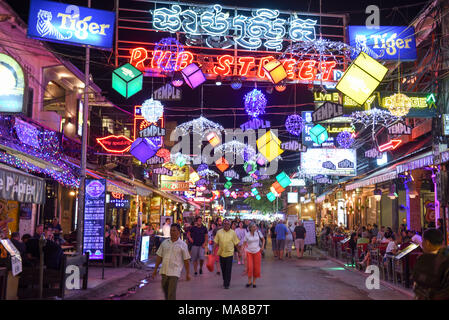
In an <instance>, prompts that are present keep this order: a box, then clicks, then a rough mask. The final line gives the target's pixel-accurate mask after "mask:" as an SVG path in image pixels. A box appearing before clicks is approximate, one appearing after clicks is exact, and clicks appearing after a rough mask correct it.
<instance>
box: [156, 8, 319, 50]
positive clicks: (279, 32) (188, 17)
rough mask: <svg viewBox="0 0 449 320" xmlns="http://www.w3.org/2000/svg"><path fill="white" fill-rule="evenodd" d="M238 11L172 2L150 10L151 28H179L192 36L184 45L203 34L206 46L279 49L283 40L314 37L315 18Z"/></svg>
mask: <svg viewBox="0 0 449 320" xmlns="http://www.w3.org/2000/svg"><path fill="white" fill-rule="evenodd" d="M184 5H185V4H184ZM245 11H248V10H245ZM241 12H242V10H239V12H237V11H236V10H227V11H226V12H224V11H223V7H222V6H221V5H219V4H216V5H213V6H207V7H199V6H191V5H189V6H188V7H187V10H183V9H182V8H181V6H180V5H177V4H175V5H172V6H171V7H163V8H157V9H155V10H152V11H151V13H152V20H153V21H152V22H153V27H154V29H156V30H161V31H167V32H173V33H174V32H178V31H181V32H185V33H186V34H188V35H189V36H190V37H194V38H196V39H189V38H187V40H186V45H194V42H195V40H196V41H198V39H199V38H201V36H206V37H207V38H206V39H205V43H206V45H207V46H208V47H210V48H223V49H226V48H231V47H234V44H237V45H238V46H239V47H242V48H244V49H249V50H257V49H259V48H261V47H264V48H265V49H266V50H274V51H280V50H282V49H283V47H284V42H287V41H288V42H290V41H293V42H296V41H314V40H315V39H316V30H315V26H316V24H317V20H315V19H309V18H307V19H302V18H299V17H298V15H300V14H298V13H293V14H281V13H280V11H279V10H271V9H257V10H254V11H251V16H249V15H242V14H241ZM217 38H219V39H217ZM190 42H192V43H190Z"/></svg>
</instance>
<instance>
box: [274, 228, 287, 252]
mask: <svg viewBox="0 0 449 320" xmlns="http://www.w3.org/2000/svg"><path fill="white" fill-rule="evenodd" d="M275 232H276V251H277V255H278V257H279V260H284V259H283V257H284V248H285V238H286V235H287V232H288V229H287V227H286V226H285V224H284V221H283V220H281V221H279V223H278V224H277V225H276V228H275Z"/></svg>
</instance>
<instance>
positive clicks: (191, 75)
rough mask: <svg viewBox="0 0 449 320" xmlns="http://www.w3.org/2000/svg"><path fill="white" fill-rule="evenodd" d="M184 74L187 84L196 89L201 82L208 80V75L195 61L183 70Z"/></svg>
mask: <svg viewBox="0 0 449 320" xmlns="http://www.w3.org/2000/svg"><path fill="white" fill-rule="evenodd" d="M181 73H182V76H183V77H184V80H185V81H186V83H187V85H188V86H189V87H190V88H192V89H195V88H196V87H198V86H199V85H200V84H202V83H203V82H205V81H206V77H205V76H204V73H203V72H202V71H201V69H200V68H199V67H198V66H197V65H196V64H194V63H191V64H189V65H188V66H187V67H185V68H184V69H182V70H181Z"/></svg>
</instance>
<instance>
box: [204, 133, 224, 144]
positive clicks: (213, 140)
mask: <svg viewBox="0 0 449 320" xmlns="http://www.w3.org/2000/svg"><path fill="white" fill-rule="evenodd" d="M206 138H207V141H209V143H210V144H211V145H212V147H215V146H217V145H218V144H220V142H221V141H220V138H219V137H218V135H217V133H216V132H210V133H209V134H208V135H207V137H206Z"/></svg>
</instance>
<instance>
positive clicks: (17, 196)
mask: <svg viewBox="0 0 449 320" xmlns="http://www.w3.org/2000/svg"><path fill="white" fill-rule="evenodd" d="M44 187H45V182H44V181H43V180H41V179H37V178H32V177H29V176H25V175H21V174H18V173H14V172H10V171H6V170H2V169H0V198H1V199H5V200H13V201H18V202H23V203H38V204H43V203H44Z"/></svg>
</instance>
